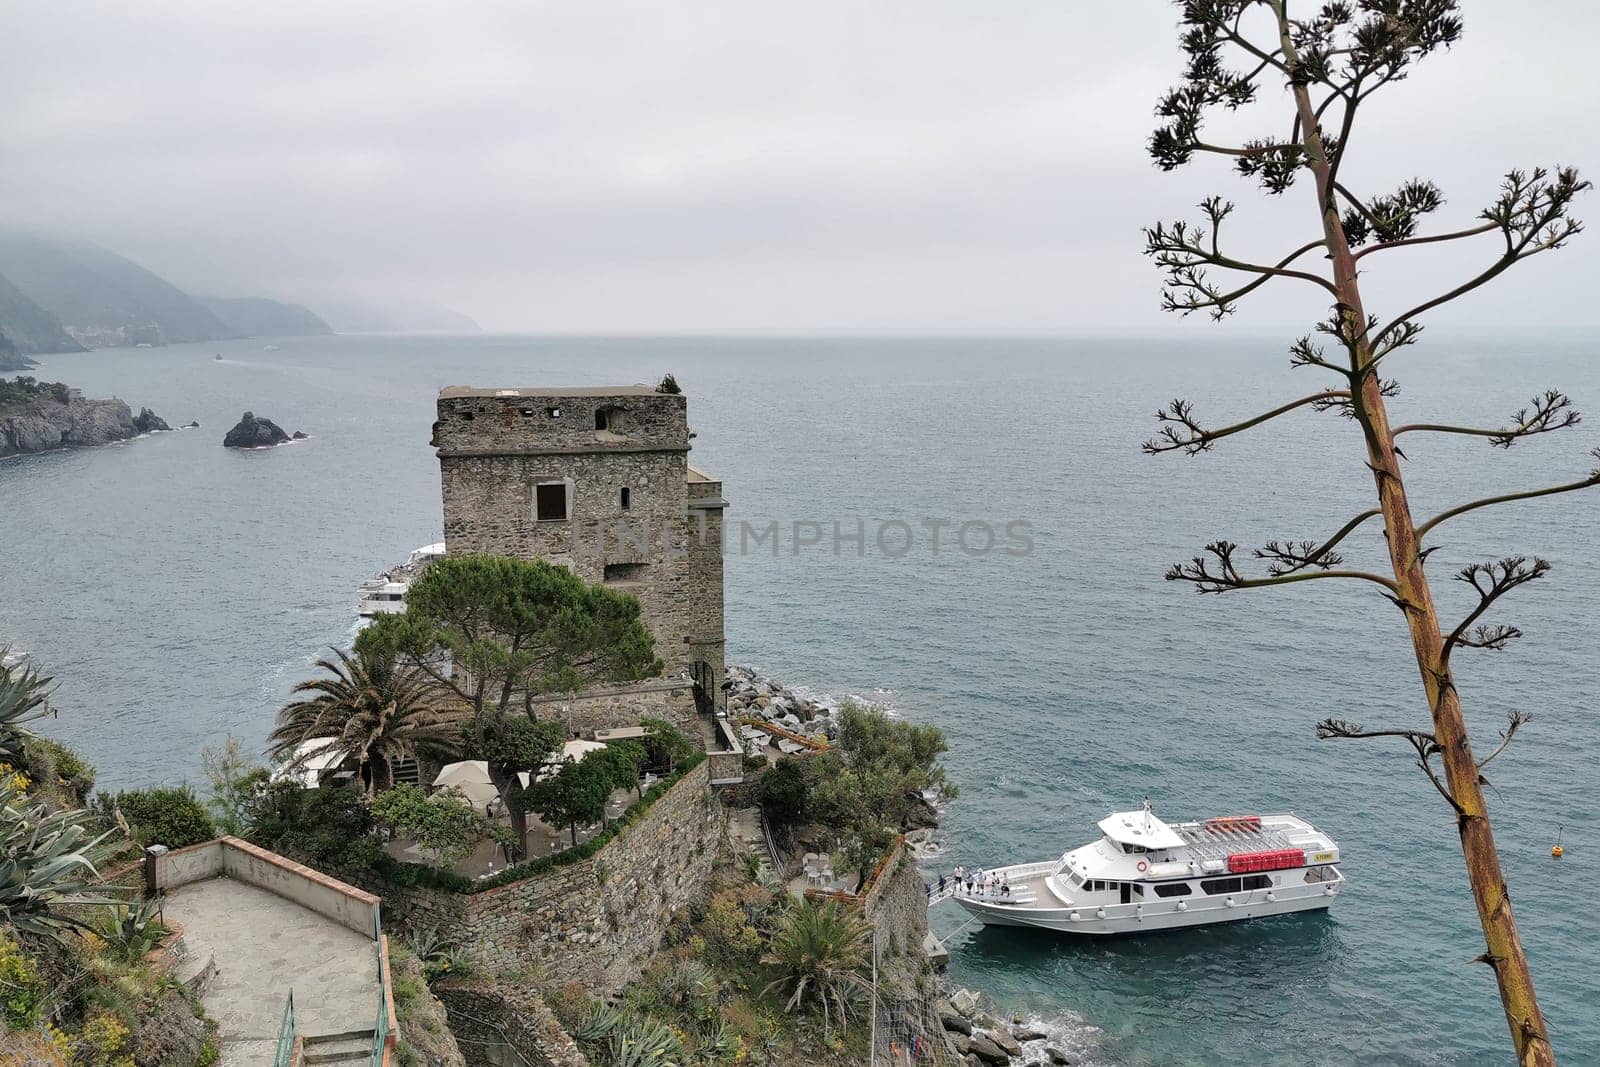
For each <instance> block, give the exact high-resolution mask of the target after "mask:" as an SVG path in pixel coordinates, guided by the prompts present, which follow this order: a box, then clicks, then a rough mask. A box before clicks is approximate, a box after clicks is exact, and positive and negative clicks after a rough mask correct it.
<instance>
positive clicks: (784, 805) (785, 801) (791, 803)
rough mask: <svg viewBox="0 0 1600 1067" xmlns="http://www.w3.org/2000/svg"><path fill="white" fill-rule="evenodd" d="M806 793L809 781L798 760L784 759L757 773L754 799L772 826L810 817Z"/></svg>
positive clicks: (808, 793)
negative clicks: (765, 770)
mask: <svg viewBox="0 0 1600 1067" xmlns="http://www.w3.org/2000/svg"><path fill="white" fill-rule="evenodd" d="M809 795H810V785H809V784H808V782H807V780H806V773H805V770H804V768H803V767H801V765H800V761H799V760H796V759H784V760H779V761H778V763H777V765H776V766H774V767H773V768H772V769H771V770H770V771H767V772H766V773H765V774H763V775H762V776H761V780H760V783H759V785H758V786H757V788H756V803H758V804H759V805H761V811H762V813H763V814H765V815H766V817H767V820H768V821H769V822H771V823H772V825H773V826H776V827H786V826H794V825H798V824H800V823H804V822H806V821H808V820H809V818H810V806H809V803H808V798H809Z"/></svg>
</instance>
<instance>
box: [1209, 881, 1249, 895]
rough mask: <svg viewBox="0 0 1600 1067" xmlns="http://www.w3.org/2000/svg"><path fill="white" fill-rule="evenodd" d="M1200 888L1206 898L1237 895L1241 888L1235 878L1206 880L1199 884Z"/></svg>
mask: <svg viewBox="0 0 1600 1067" xmlns="http://www.w3.org/2000/svg"><path fill="white" fill-rule="evenodd" d="M1200 888H1201V890H1203V891H1204V892H1205V894H1206V895H1207V896H1211V897H1214V896H1219V895H1221V894H1223V893H1237V892H1239V891H1240V889H1242V888H1243V886H1242V885H1241V883H1240V881H1239V879H1237V878H1208V879H1206V880H1205V881H1203V882H1201V883H1200Z"/></svg>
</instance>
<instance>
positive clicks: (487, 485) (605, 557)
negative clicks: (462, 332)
mask: <svg viewBox="0 0 1600 1067" xmlns="http://www.w3.org/2000/svg"><path fill="white" fill-rule="evenodd" d="M500 392H504V393H508V394H510V395H499V394H500ZM597 410H601V411H604V412H605V413H606V421H607V426H608V428H607V429H599V428H596V426H595V413H596V411H597ZM557 413H559V414H557ZM433 443H434V445H435V446H436V447H437V448H438V451H439V467H440V480H441V484H442V488H443V496H444V529H445V541H446V543H447V544H448V545H449V546H450V551H451V552H452V553H459V552H486V553H493V554H496V555H507V556H516V557H520V558H523V559H544V560H547V561H549V562H551V563H555V564H559V565H561V566H565V567H568V568H570V569H571V570H572V571H573V572H574V573H575V574H577V575H579V576H580V577H582V578H583V579H584V580H585V581H588V582H592V583H597V582H605V583H606V584H607V585H608V586H609V587H611V588H614V589H616V590H617V591H618V592H623V593H630V594H632V595H634V596H636V597H638V598H639V602H640V605H641V608H642V613H643V617H644V622H645V625H646V626H647V627H648V628H649V629H650V632H651V633H652V634H653V635H654V637H655V639H656V652H657V654H658V655H659V656H660V657H661V659H662V661H663V663H665V664H666V666H667V673H669V674H677V673H680V672H682V673H685V674H691V676H692V671H693V665H694V664H695V663H696V662H697V661H698V662H704V663H706V664H708V666H709V670H708V671H707V672H706V673H707V676H708V679H709V680H710V682H711V686H710V688H711V691H712V696H713V698H714V699H720V696H721V693H720V684H721V679H722V666H723V651H722V650H723V618H722V595H723V588H722V556H721V528H722V517H721V507H722V498H721V494H722V487H721V483H720V482H714V481H711V480H709V479H706V478H705V477H704V476H701V475H698V474H697V475H696V477H695V481H693V482H691V481H690V474H689V468H688V461H687V456H688V451H689V432H688V423H687V405H686V402H685V399H684V398H683V397H682V396H674V395H668V394H663V393H656V392H654V391H653V390H649V389H643V388H640V387H625V388H619V389H616V390H568V391H562V392H551V393H543V392H535V391H532V390H505V391H492V390H468V389H462V388H456V387H452V388H450V389H446V390H444V391H443V392H441V393H440V396H439V404H438V421H437V422H436V423H434V436H433ZM553 482H560V483H563V484H564V485H565V486H566V489H567V497H568V514H567V515H566V516H564V517H561V518H557V519H544V520H540V519H538V518H537V517H536V510H535V499H536V487H537V486H538V485H540V484H542V483H553ZM691 487H692V488H691ZM624 489H626V490H627V494H628V501H627V506H626V507H624V506H623V500H622V494H623V490H624ZM691 496H692V497H693V498H694V500H693V507H691ZM708 538H709V541H707V539H708Z"/></svg>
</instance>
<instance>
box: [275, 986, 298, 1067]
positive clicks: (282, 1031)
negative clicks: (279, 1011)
mask: <svg viewBox="0 0 1600 1067" xmlns="http://www.w3.org/2000/svg"><path fill="white" fill-rule="evenodd" d="M294 1036H295V1035H294V990H292V989H291V990H289V999H288V1001H287V1002H286V1003H285V1004H284V1006H283V1022H282V1023H280V1024H279V1026H278V1054H277V1056H276V1057H274V1058H273V1061H272V1063H273V1067H289V1061H290V1060H291V1059H293V1058H294Z"/></svg>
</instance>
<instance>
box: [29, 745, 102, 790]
mask: <svg viewBox="0 0 1600 1067" xmlns="http://www.w3.org/2000/svg"><path fill="white" fill-rule="evenodd" d="M26 748H27V753H28V777H29V778H32V779H33V780H34V781H35V782H59V783H61V785H62V786H64V787H65V788H66V789H67V790H68V791H69V792H70V793H71V794H72V797H73V798H74V799H76V800H80V801H81V800H83V798H85V797H87V796H88V795H89V791H90V790H92V789H93V788H94V774H95V771H94V767H92V766H91V765H90V764H88V763H87V762H85V761H84V760H83V758H82V757H81V756H79V755H78V754H77V753H76V752H74V751H72V749H70V748H68V747H67V746H66V745H63V744H62V743H61V742H59V741H55V740H52V739H51V738H48V737H41V736H38V735H35V736H34V737H32V738H30V739H29V740H28V742H27V745H26Z"/></svg>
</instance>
